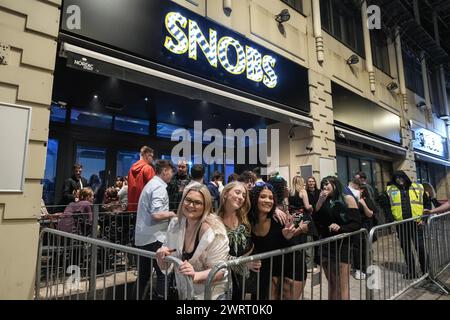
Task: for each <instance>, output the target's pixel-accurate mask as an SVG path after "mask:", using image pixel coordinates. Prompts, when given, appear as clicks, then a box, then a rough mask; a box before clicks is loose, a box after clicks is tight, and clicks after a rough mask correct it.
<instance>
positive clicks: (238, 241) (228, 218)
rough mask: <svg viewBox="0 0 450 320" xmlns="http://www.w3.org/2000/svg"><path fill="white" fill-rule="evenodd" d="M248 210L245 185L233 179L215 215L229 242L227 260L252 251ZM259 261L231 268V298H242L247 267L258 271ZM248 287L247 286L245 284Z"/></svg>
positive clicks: (221, 198) (247, 281)
mask: <svg viewBox="0 0 450 320" xmlns="http://www.w3.org/2000/svg"><path fill="white" fill-rule="evenodd" d="M249 210H250V198H249V194H248V191H247V188H246V187H245V185H244V184H243V183H241V182H238V181H233V182H231V183H229V184H227V185H226V186H225V188H224V189H223V191H222V194H221V196H220V206H219V209H218V210H217V215H218V216H219V217H220V218H222V221H223V223H224V225H225V228H226V230H227V234H228V240H229V242H230V253H229V258H228V259H229V260H233V259H236V258H237V257H241V256H248V255H250V254H251V253H252V250H253V242H252V238H251V227H250V222H249V221H248V211H249ZM260 267H261V262H260V261H254V262H250V263H249V264H248V265H247V266H243V265H237V266H234V267H233V268H232V272H231V276H232V286H233V287H232V299H233V300H242V299H243V294H245V290H244V291H243V279H244V277H245V278H246V280H245V281H246V283H247V284H250V283H249V282H251V280H250V281H249V279H248V277H249V272H248V269H250V270H252V271H255V272H257V271H259V268H260ZM250 285H251V284H250ZM247 287H248V286H247Z"/></svg>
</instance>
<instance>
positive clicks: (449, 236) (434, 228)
mask: <svg viewBox="0 0 450 320" xmlns="http://www.w3.org/2000/svg"><path fill="white" fill-rule="evenodd" d="M427 226H428V235H429V246H428V250H429V252H430V269H429V278H430V280H431V281H432V282H433V283H434V284H436V285H437V286H438V287H439V289H440V290H442V292H444V293H445V294H449V293H450V287H449V286H448V285H447V284H445V283H444V282H442V281H440V279H439V276H440V275H441V274H442V273H443V272H444V271H445V270H447V268H448V267H449V266H450V212H447V213H444V214H439V215H433V216H431V217H430V219H429V220H428V225H427Z"/></svg>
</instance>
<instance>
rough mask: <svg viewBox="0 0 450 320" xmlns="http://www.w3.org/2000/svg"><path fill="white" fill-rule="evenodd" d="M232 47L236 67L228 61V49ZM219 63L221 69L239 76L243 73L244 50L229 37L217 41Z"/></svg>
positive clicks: (237, 42)
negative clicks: (235, 55)
mask: <svg viewBox="0 0 450 320" xmlns="http://www.w3.org/2000/svg"><path fill="white" fill-rule="evenodd" d="M230 46H232V47H233V48H234V49H235V50H236V54H237V58H236V65H234V66H233V65H232V64H231V63H230V61H229V59H228V48H229V47H230ZM219 61H220V64H221V65H222V67H223V68H224V69H225V70H227V71H228V72H229V73H232V74H236V75H237V74H241V73H243V72H244V71H245V65H246V57H245V51H244V48H243V47H242V46H241V44H240V43H239V41H237V40H235V39H233V38H231V37H223V38H221V39H220V40H219Z"/></svg>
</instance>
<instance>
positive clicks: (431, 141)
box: [413, 126, 447, 158]
mask: <svg viewBox="0 0 450 320" xmlns="http://www.w3.org/2000/svg"><path fill="white" fill-rule="evenodd" d="M413 132H414V140H413V147H414V149H416V150H420V151H424V152H427V153H431V154H434V155H436V156H439V157H442V158H445V157H446V153H447V152H446V148H445V142H444V138H443V137H441V136H440V135H438V134H436V133H434V132H432V131H430V130H427V129H425V128H421V127H418V126H415V127H414V128H413Z"/></svg>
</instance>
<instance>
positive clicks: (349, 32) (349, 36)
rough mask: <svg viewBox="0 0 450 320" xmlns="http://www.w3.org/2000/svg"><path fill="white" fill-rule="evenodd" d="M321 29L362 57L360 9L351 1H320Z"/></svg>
mask: <svg viewBox="0 0 450 320" xmlns="http://www.w3.org/2000/svg"><path fill="white" fill-rule="evenodd" d="M320 14H321V17H322V19H321V20H322V28H323V29H325V30H326V31H327V32H328V33H330V34H331V35H332V36H333V37H335V38H336V39H337V40H339V41H341V42H342V43H344V44H345V45H347V46H348V47H350V48H351V49H352V50H353V51H355V52H356V53H358V54H359V55H360V56H362V57H364V39H363V33H362V20H361V11H360V8H359V7H358V6H357V5H355V2H354V1H352V0H320Z"/></svg>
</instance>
